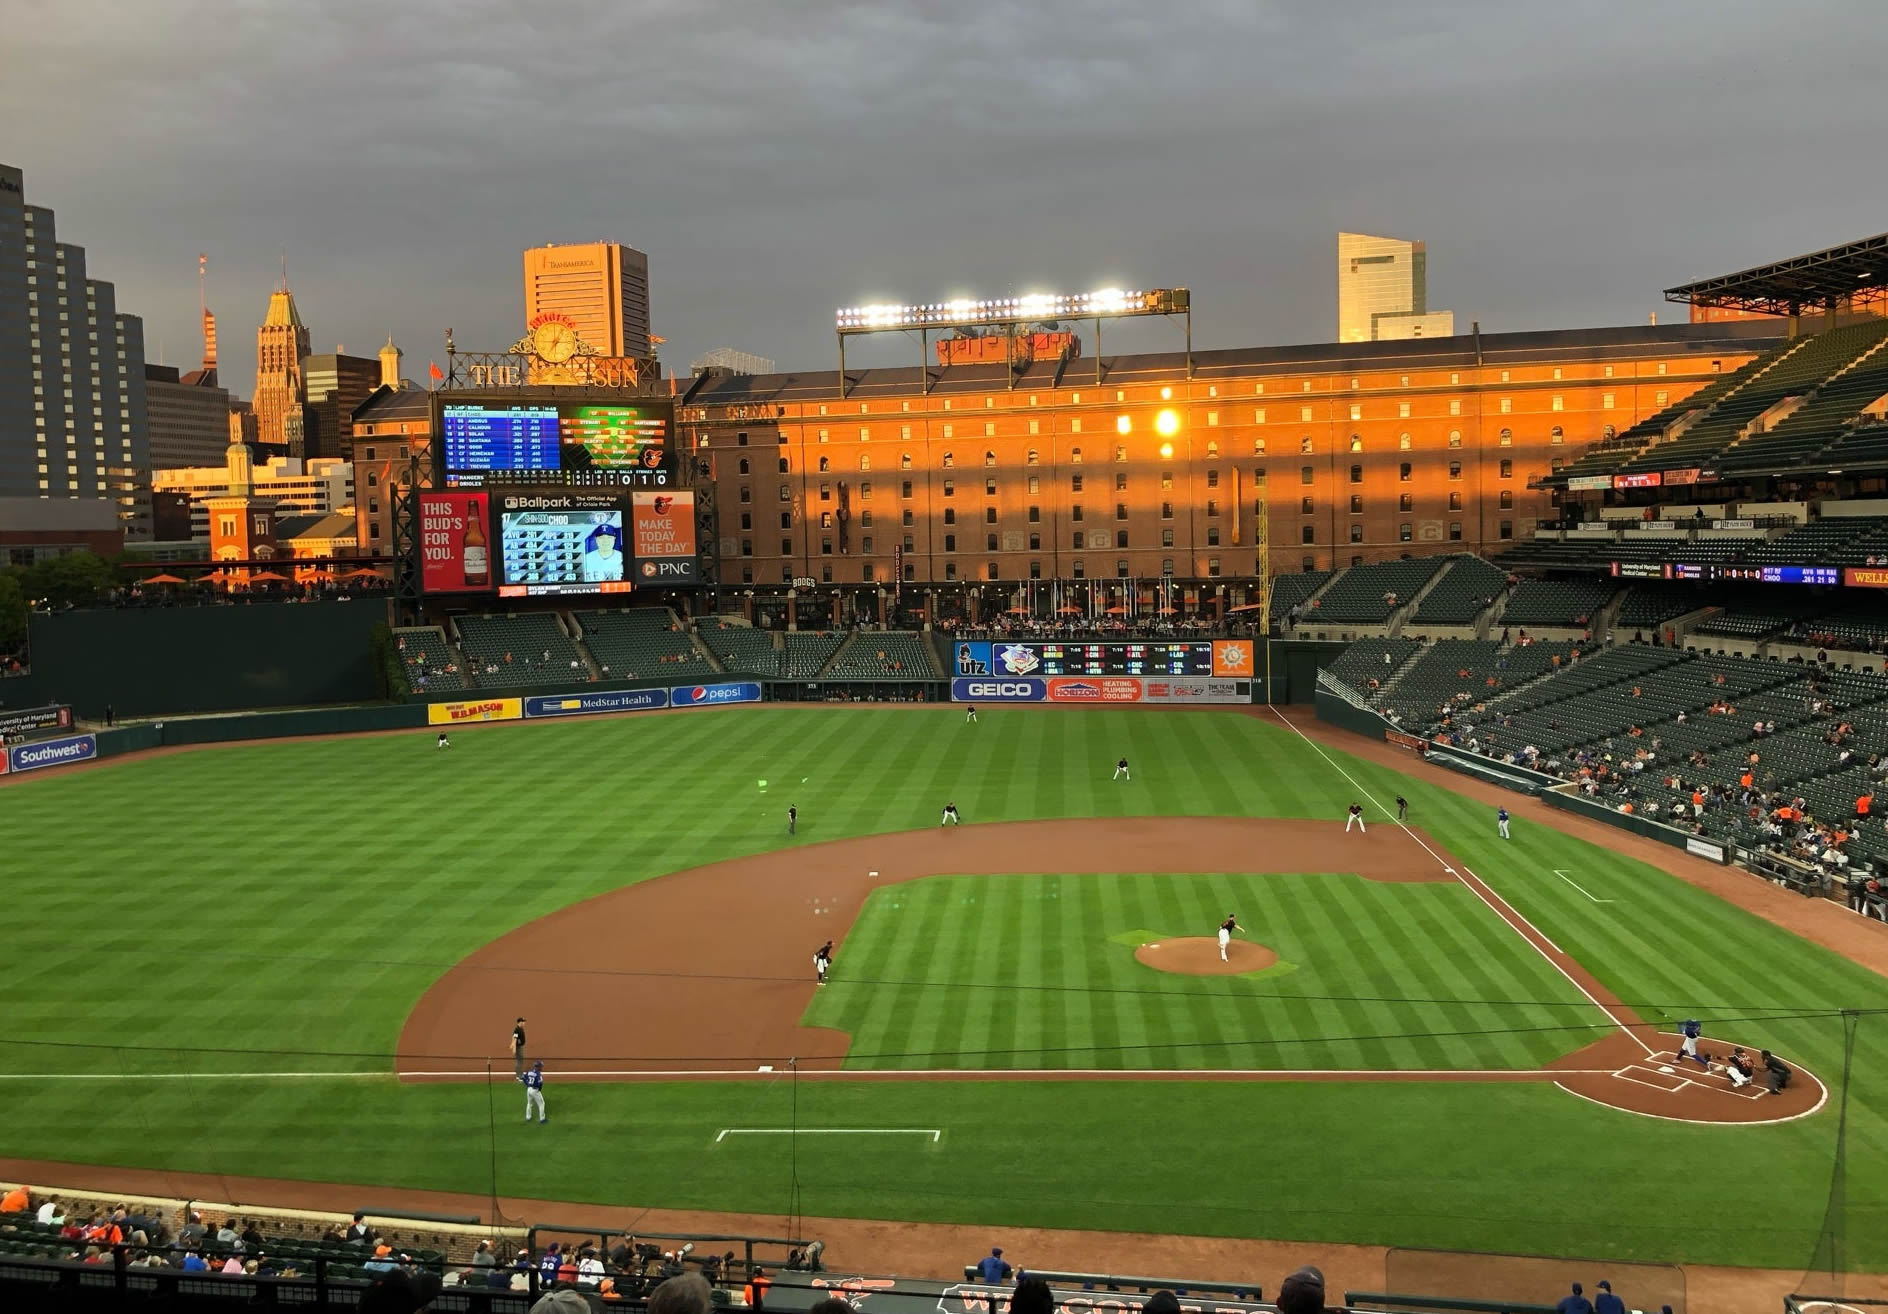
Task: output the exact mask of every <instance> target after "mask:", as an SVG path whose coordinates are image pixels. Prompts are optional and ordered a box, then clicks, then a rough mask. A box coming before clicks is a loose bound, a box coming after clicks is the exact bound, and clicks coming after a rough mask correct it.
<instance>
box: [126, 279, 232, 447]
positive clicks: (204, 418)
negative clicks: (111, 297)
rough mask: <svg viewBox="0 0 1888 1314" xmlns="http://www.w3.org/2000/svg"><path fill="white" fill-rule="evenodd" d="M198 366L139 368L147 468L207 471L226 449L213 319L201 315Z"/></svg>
mask: <svg viewBox="0 0 1888 1314" xmlns="http://www.w3.org/2000/svg"><path fill="white" fill-rule="evenodd" d="M202 313H203V364H202V365H201V366H200V367H198V368H197V369H194V370H188V371H179V370H177V369H176V368H175V367H173V366H170V365H146V366H145V367H144V404H145V410H146V415H147V422H148V426H149V430H150V445H151V468H152V469H153V470H172V469H177V468H179V467H182V466H196V465H208V464H210V463H211V462H212V461H217V460H220V459H222V456H223V453H224V451H225V450H226V449H227V448H228V446H229V406H230V401H229V389H227V388H225V387H223V386H222V385H221V383H220V382H219V381H218V379H217V374H216V317H215V316H214V315H212V314H211V313H210V312H209V311H208V310H207V309H205V310H204V311H203V312H202Z"/></svg>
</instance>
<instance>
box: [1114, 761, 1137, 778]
mask: <svg viewBox="0 0 1888 1314" xmlns="http://www.w3.org/2000/svg"><path fill="white" fill-rule="evenodd" d="M1123 777H1126V778H1127V780H1128V782H1129V783H1130V784H1132V783H1133V781H1134V777H1133V776H1130V775H1128V760H1127V759H1126V758H1125V757H1124V758H1122V759H1121V760H1120V761H1119V762H1116V763H1115V764H1114V778H1115V779H1116V780H1120V779H1122V778H1123Z"/></svg>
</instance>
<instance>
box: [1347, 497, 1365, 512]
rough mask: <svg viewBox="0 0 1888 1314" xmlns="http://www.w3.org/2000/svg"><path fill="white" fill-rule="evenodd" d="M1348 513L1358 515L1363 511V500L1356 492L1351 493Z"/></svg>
mask: <svg viewBox="0 0 1888 1314" xmlns="http://www.w3.org/2000/svg"><path fill="white" fill-rule="evenodd" d="M1350 513H1351V514H1352V515H1354V516H1360V515H1362V514H1363V513H1364V500H1363V498H1361V497H1359V496H1357V495H1356V494H1352V495H1351V499H1350Z"/></svg>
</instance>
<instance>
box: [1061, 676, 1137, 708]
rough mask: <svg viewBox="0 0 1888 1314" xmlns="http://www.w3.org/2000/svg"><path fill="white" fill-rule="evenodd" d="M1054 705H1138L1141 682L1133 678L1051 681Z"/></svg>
mask: <svg viewBox="0 0 1888 1314" xmlns="http://www.w3.org/2000/svg"><path fill="white" fill-rule="evenodd" d="M1049 701H1050V702H1052V703H1138V702H1140V701H1141V682H1140V681H1139V680H1138V679H1133V678H1119V679H1115V678H1108V679H1102V678H1095V679H1062V680H1051V681H1049Z"/></svg>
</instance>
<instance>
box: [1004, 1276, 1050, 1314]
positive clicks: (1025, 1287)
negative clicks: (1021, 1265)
mask: <svg viewBox="0 0 1888 1314" xmlns="http://www.w3.org/2000/svg"><path fill="white" fill-rule="evenodd" d="M1010 1314H1055V1295H1054V1293H1052V1292H1051V1291H1050V1290H1049V1284H1048V1283H1047V1282H1044V1281H1043V1280H1042V1279H1041V1278H1039V1277H1026V1278H1024V1279H1022V1280H1021V1281H1020V1282H1018V1283H1017V1284H1016V1291H1015V1293H1014V1294H1013V1295H1011V1296H1010Z"/></svg>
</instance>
